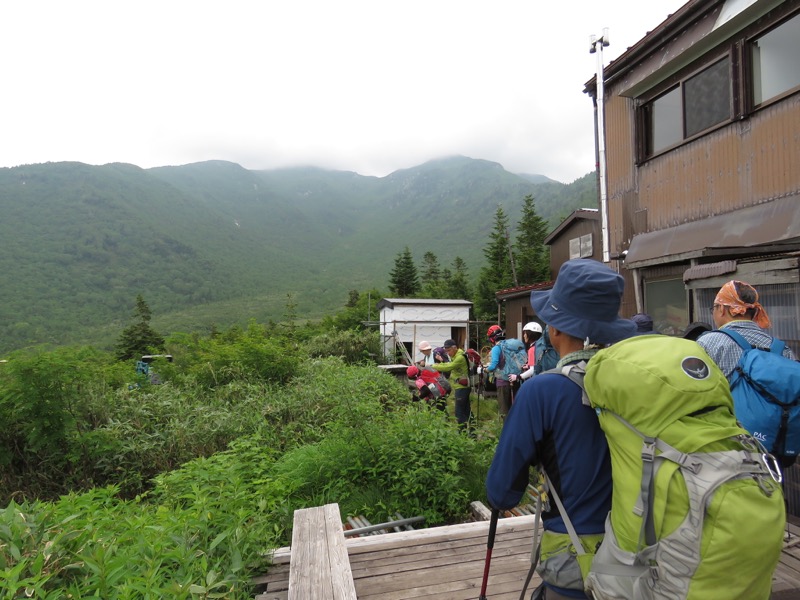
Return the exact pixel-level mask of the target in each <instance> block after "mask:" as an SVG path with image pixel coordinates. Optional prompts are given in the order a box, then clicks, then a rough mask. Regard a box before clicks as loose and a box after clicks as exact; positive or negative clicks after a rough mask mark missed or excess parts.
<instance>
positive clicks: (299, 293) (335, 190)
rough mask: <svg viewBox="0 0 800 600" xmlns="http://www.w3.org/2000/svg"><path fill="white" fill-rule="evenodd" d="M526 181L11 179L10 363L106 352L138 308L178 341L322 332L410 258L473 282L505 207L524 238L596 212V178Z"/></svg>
mask: <svg viewBox="0 0 800 600" xmlns="http://www.w3.org/2000/svg"><path fill="white" fill-rule="evenodd" d="M527 177H530V176H527ZM527 177H523V176H520V175H515V174H513V173H509V172H508V171H506V170H505V169H503V167H502V165H499V164H498V163H493V162H491V161H484V160H480V159H471V158H468V157H449V158H443V159H437V160H435V161H429V162H428V163H424V164H422V165H419V166H417V167H411V168H409V169H402V170H399V171H395V172H394V173H390V174H389V175H386V176H385V177H374V176H364V175H359V174H358V173H354V172H351V171H330V170H325V169H320V168H316V167H292V168H288V169H274V170H268V171H251V170H248V169H245V168H244V167H242V166H241V165H238V164H236V163H231V162H228V161H207V162H201V163H192V164H189V165H183V166H165V167H153V168H149V169H142V168H140V167H137V166H136V165H130V164H126V163H109V164H107V165H102V166H92V165H85V164H83V163H76V162H59V163H44V164H39V165H24V166H20V167H11V168H2V169H0V214H2V215H3V218H2V220H0V239H2V240H3V252H2V253H0V273H2V275H0V282H2V285H0V352H7V351H9V350H12V349H15V348H20V347H23V346H27V345H31V344H41V343H50V344H59V345H62V344H71V343H91V344H94V345H100V346H103V347H105V346H108V345H109V344H110V343H113V340H114V339H115V338H116V336H117V335H118V334H119V331H121V329H122V328H123V327H124V326H125V324H126V323H127V322H128V319H129V318H130V316H131V313H132V310H133V305H134V299H135V297H136V295H137V294H142V295H143V297H144V298H145V299H146V300H147V302H148V304H150V307H151V309H152V311H153V324H154V326H156V327H157V328H159V329H160V330H162V331H164V332H165V333H169V332H171V331H194V330H200V331H203V330H208V328H210V327H211V326H227V325H230V324H233V323H242V322H246V321H247V319H249V318H256V319H257V320H260V321H267V320H270V319H272V320H280V319H281V318H282V315H283V314H284V312H285V310H286V305H287V303H288V302H289V300H290V299H291V300H292V302H294V303H296V305H297V312H298V315H300V317H301V318H302V317H309V318H317V317H320V316H322V315H324V314H328V313H331V312H333V311H335V310H338V309H339V308H340V307H341V306H342V305H343V304H344V303H345V301H346V300H347V292H348V291H349V290H351V289H356V290H366V289H371V288H377V289H379V290H386V289H387V284H388V273H389V271H390V270H391V269H392V267H393V265H394V260H395V258H396V256H397V255H398V253H400V252H401V251H402V250H403V248H404V247H405V246H408V247H410V248H411V249H412V252H413V254H414V258H415V260H416V261H420V260H421V258H422V255H423V254H424V253H425V252H427V251H432V252H434V253H435V254H436V255H437V256H438V258H439V261H440V264H441V266H443V267H448V268H449V267H450V266H451V264H452V261H453V260H454V259H455V257H456V256H459V257H461V258H462V259H463V260H464V261H465V262H466V264H467V267H468V275H469V277H470V279H471V280H474V279H475V278H476V277H477V275H478V273H479V270H480V268H481V267H482V262H483V256H482V249H483V246H484V245H485V243H486V242H487V235H488V233H489V232H490V230H491V229H492V226H493V218H494V213H495V210H496V208H497V206H498V205H502V206H503V208H504V210H505V212H506V214H507V215H509V220H510V222H511V223H512V224H513V223H515V222H516V220H517V219H518V217H519V208H520V207H521V205H522V199H523V198H524V197H525V196H526V195H527V194H532V195H533V196H534V198H535V201H536V209H537V213H539V214H540V216H542V218H544V219H545V220H547V221H548V222H549V223H550V225H551V227H554V226H555V225H557V223H558V222H559V221H560V220H561V219H563V218H564V217H566V216H568V215H569V214H570V212H572V210H574V209H575V208H580V207H582V206H586V205H589V206H592V205H593V204H592V203H594V202H596V200H595V199H594V198H595V196H594V177H593V174H592V173H590V174H587V175H586V176H584V177H583V178H581V179H579V180H577V181H576V182H573V183H572V184H562V183H559V182H553V181H552V180H548V181H542V182H540V183H533V182H532V181H530V180H529V179H528V178H527ZM537 177H544V176H537ZM587 201H588V202H587ZM511 233H512V236H513V234H514V232H513V231H512V232H511ZM214 307H219V308H218V309H217V310H214ZM237 307H240V308H239V309H237ZM244 311H251V312H249V313H248V314H245V313H244Z"/></svg>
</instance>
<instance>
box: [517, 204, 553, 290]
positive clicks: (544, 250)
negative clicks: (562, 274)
mask: <svg viewBox="0 0 800 600" xmlns="http://www.w3.org/2000/svg"><path fill="white" fill-rule="evenodd" d="M522 202H523V204H522V217H521V218H520V220H519V223H518V224H517V240H516V245H515V252H514V260H515V263H516V268H517V276H518V279H519V282H520V285H527V284H532V283H539V282H540V281H549V280H550V249H549V248H548V247H547V246H546V245H545V244H544V239H545V238H546V237H547V233H548V226H547V223H546V222H545V220H544V219H542V217H540V216H539V215H538V214H536V208H535V204H534V199H533V196H532V195H531V194H528V195H527V196H525V198H524V199H523V201H522Z"/></svg>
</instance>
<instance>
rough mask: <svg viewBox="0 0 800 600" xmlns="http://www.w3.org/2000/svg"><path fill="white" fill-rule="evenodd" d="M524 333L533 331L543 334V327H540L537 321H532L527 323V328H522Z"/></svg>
mask: <svg viewBox="0 0 800 600" xmlns="http://www.w3.org/2000/svg"><path fill="white" fill-rule="evenodd" d="M522 331H532V332H533V333H542V326H541V325H539V324H538V323H537V322H536V321H531V322H530V323H527V324H526V325H525V327H523V328H522Z"/></svg>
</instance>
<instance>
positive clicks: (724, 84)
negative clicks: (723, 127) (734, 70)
mask: <svg viewBox="0 0 800 600" xmlns="http://www.w3.org/2000/svg"><path fill="white" fill-rule="evenodd" d="M730 65H731V61H730V58H727V57H726V58H725V59H724V60H721V61H719V62H718V63H715V64H713V65H711V66H710V67H708V68H707V69H705V70H704V71H702V72H700V73H698V74H697V75H695V76H694V77H692V78H691V79H687V80H686V82H685V83H684V84H683V111H684V114H685V115H686V120H685V122H686V137H691V136H693V135H694V134H696V133H699V132H701V131H703V130H704V129H708V128H709V127H713V126H714V125H717V124H718V123H722V122H723V121H727V120H729V119H730V118H731V66H730Z"/></svg>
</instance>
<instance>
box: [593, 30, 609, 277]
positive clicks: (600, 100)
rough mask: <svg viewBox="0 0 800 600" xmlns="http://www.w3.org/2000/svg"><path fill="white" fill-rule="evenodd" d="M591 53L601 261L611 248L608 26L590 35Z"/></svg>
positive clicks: (606, 258) (605, 259)
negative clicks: (593, 58)
mask: <svg viewBox="0 0 800 600" xmlns="http://www.w3.org/2000/svg"><path fill="white" fill-rule="evenodd" d="M591 41H592V47H591V49H590V50H589V52H590V53H591V54H597V155H598V164H597V174H598V176H599V178H600V230H601V236H602V238H603V262H604V263H608V262H610V261H611V249H610V242H609V239H608V189H607V188H608V183H607V182H606V112H605V76H604V73H603V48H604V47H606V46H608V45H609V41H608V27H605V28H604V29H603V35H601V36H600V38H599V39H598V38H597V36H594V35H593V36H592V37H591Z"/></svg>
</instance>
